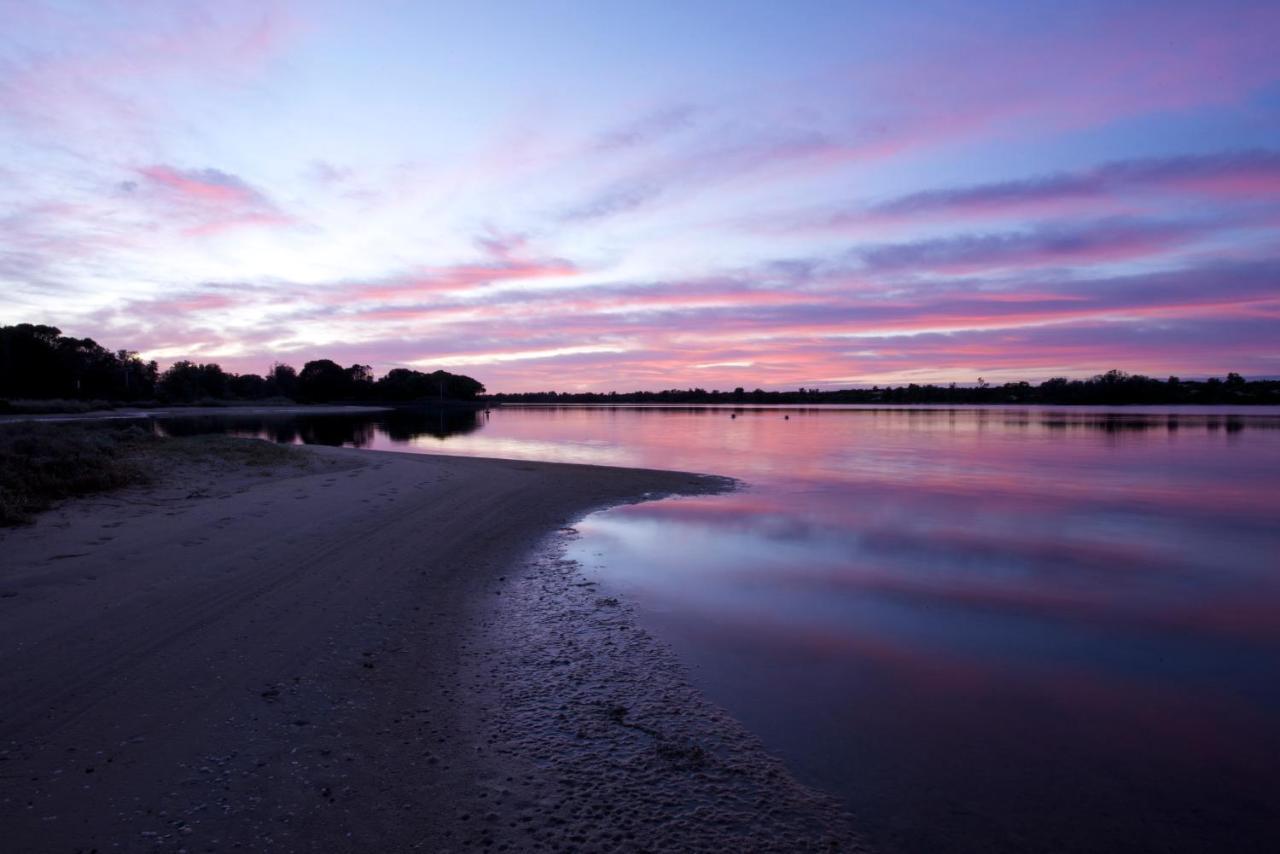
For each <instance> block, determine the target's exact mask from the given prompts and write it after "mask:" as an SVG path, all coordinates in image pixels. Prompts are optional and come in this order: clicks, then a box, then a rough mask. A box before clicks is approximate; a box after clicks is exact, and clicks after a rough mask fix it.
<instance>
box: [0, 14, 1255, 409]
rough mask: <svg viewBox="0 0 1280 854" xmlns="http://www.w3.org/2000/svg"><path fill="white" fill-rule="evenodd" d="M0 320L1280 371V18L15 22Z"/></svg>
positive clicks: (578, 359) (268, 337)
mask: <svg viewBox="0 0 1280 854" xmlns="http://www.w3.org/2000/svg"><path fill="white" fill-rule="evenodd" d="M0 21H3V26H0V323H4V324H7V323H23V322H26V323H46V324H51V325H55V326H58V327H59V328H61V329H62V330H63V331H64V333H66V334H70V335H75V336H77V337H84V336H88V337H93V338H94V339H96V340H97V341H99V342H100V343H102V344H103V345H105V346H107V347H110V348H112V349H116V348H124V347H127V348H130V349H135V350H138V351H140V352H141V354H142V355H143V356H144V358H147V359H156V360H157V361H159V362H160V363H161V364H162V365H166V364H168V363H171V362H173V361H175V360H178V359H191V360H194V361H199V362H217V363H219V364H221V365H223V366H224V367H225V368H228V369H231V370H236V371H244V372H256V373H261V372H264V371H265V370H266V369H267V368H268V366H269V365H271V364H272V363H274V362H285V363H289V364H294V365H295V366H299V367H300V366H301V365H302V364H303V363H304V362H306V361H308V360H310V359H315V358H322V357H323V358H332V359H334V360H335V361H339V362H341V363H342V364H344V365H347V364H352V363H360V364H368V365H371V366H372V367H373V368H374V370H375V372H377V373H379V374H381V373H383V372H385V371H387V370H389V369H391V368H395V367H410V368H417V369H423V370H434V369H436V368H444V369H446V370H450V371H455V372H461V373H466V374H469V375H471V376H474V377H476V378H477V379H479V380H481V381H482V382H483V383H485V385H486V386H487V387H488V388H489V390H490V391H509V392H510V391H535V390H546V389H557V390H563V391H580V390H595V391H602V390H611V389H617V390H633V389H661V388H673V387H679V388H686V387H700V388H708V389H710V388H733V387H735V386H746V387H748V388H755V387H763V388H767V389H793V388H798V387H804V388H815V387H820V388H835V387H848V386H854V385H871V384H884V383H901V382H926V381H932V382H953V381H954V382H960V383H972V382H974V381H976V380H977V378H978V377H983V378H984V379H986V380H987V381H989V382H990V381H1001V380H1008V379H1028V380H1033V381H1037V380H1042V379H1045V378H1048V377H1050V376H1073V377H1074V376H1089V375H1092V374H1096V373H1099V372H1102V371H1106V370H1108V369H1112V368H1117V369H1121V370H1126V371H1130V372H1134V373H1146V374H1151V375H1156V376H1165V375H1169V374H1177V375H1180V376H1184V377H1200V376H1207V375H1222V374H1225V373H1226V372H1228V371H1237V372H1240V373H1242V374H1244V375H1246V376H1276V375H1280V49H1277V48H1276V45H1277V44H1280V3H1276V2H1274V0H1269V2H1199V3H1185V2H1177V0H1160V2H1126V0H1107V1H1106V2H1086V1H1085V0H1076V2H1071V3H1061V2H1016V3H1015V2H1007V3H1002V2H990V0H968V2H955V3H952V2H945V3H943V2H929V0H926V1H925V2H913V3H901V2H887V0H885V1H883V2H853V1H852V0H850V2H825V3H824V2H786V3H781V2H768V3H763V2H761V3H757V2H748V0H736V2H706V1H705V0H691V2H678V3H677V2H631V3H624V2H615V0H597V2H554V1H553V0H548V2H537V3H533V2H484V1H483V0H469V2H465V3H463V2H455V3H440V2H431V3H428V2H371V0H366V2H360V3H355V2H350V3H337V2H323V0H308V2H297V3H289V2H267V0H217V2H207V3H206V2H202V0H186V2H160V0H154V2H151V1H150V0H95V2H86V3H77V2H34V0H0Z"/></svg>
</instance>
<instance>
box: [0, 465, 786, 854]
mask: <svg viewBox="0 0 1280 854" xmlns="http://www.w3.org/2000/svg"><path fill="white" fill-rule="evenodd" d="M299 460H301V461H302V464H301V465H300V466H299V467H297V468H289V469H286V470H284V471H278V472H274V473H271V474H270V476H269V477H263V476H262V474H263V473H261V472H254V471H246V470H242V469H239V468H227V467H225V466H224V467H221V468H220V467H219V466H217V465H215V464H212V463H208V462H207V461H206V462H205V463H199V464H196V463H192V464H191V465H188V466H186V467H185V468H183V467H181V466H180V467H179V469H178V470H175V471H173V472H170V473H169V476H168V477H167V478H165V479H163V480H162V481H161V482H160V483H159V484H158V485H156V486H153V487H149V488H146V489H132V490H128V491H126V492H122V493H117V494H112V495H107V496H100V497H97V498H93V499H83V500H78V501H73V502H68V503H67V504H64V505H62V506H61V507H59V508H56V509H54V510H51V511H49V512H48V513H46V514H44V515H43V516H41V517H40V518H39V519H38V520H37V521H36V523H35V524H33V525H31V526H28V527H25V528H18V529H10V530H6V531H3V532H0V548H2V549H3V552H4V560H3V564H2V565H0V593H3V594H4V596H3V598H0V691H2V692H3V693H4V696H6V698H8V700H7V711H6V714H5V717H4V719H3V721H0V772H3V773H0V818H2V819H3V823H4V826H5V827H6V835H7V839H8V840H9V841H10V842H11V843H13V844H16V845H17V846H18V848H20V849H24V850H25V849H34V850H49V849H60V848H67V849H68V850H73V849H75V848H77V847H80V848H84V849H86V850H88V849H92V848H94V847H97V848H99V849H102V850H108V849H111V848H119V849H122V850H153V849H160V850H181V849H186V850H205V849H214V850H221V849H223V848H230V847H236V846H239V847H240V848H242V849H248V850H262V849H266V848H271V849H273V850H285V851H311V850H328V851H333V850H352V851H355V850H372V849H374V848H381V849H383V850H412V849H415V848H420V847H422V848H426V849H434V850H446V849H448V848H450V847H452V845H454V844H458V845H460V846H461V847H460V849H458V850H465V849H466V848H468V847H470V843H469V842H468V840H469V839H470V836H469V834H471V835H474V832H475V830H476V829H477V828H486V827H487V828H489V829H490V833H489V834H488V836H487V837H486V838H488V839H489V840H490V844H491V845H496V846H498V847H499V848H501V846H502V845H503V844H504V843H503V840H502V839H501V838H500V837H502V836H503V835H504V834H507V833H508V832H509V833H512V834H514V833H517V832H519V833H523V830H521V826H522V825H527V824H528V823H529V822H527V821H526V822H522V821H520V816H513V817H512V818H511V820H510V822H508V823H506V824H504V823H503V821H502V818H501V815H502V813H501V810H500V809H498V808H497V807H490V808H489V809H488V810H487V811H484V812H479V811H478V810H479V807H476V806H473V803H474V802H476V801H477V799H478V800H479V801H485V800H487V799H488V798H492V799H493V800H489V801H488V802H489V803H490V804H496V803H498V801H499V800H500V799H499V797H498V796H499V794H500V791H497V790H493V789H492V786H493V785H498V787H499V789H500V788H501V784H502V782H504V780H503V779H502V778H503V777H504V776H509V777H512V778H513V780H514V777H515V774H513V773H512V774H505V775H504V771H508V770H511V768H513V767H514V766H512V765H509V764H508V763H510V762H516V763H517V764H519V763H527V760H528V757H527V756H526V757H524V758H521V757H520V756H517V755H516V754H515V753H512V752H507V753H499V752H498V750H497V746H499V745H506V747H504V748H503V749H504V750H506V749H508V748H510V749H511V750H516V747H518V746H519V742H520V737H521V736H520V729H521V728H520V727H518V726H517V727H514V728H513V727H511V726H510V725H509V724H503V723H502V721H503V720H514V719H520V720H527V719H528V717H527V715H528V714H529V713H530V712H529V707H527V706H521V707H519V709H516V710H514V712H518V715H516V717H515V718H502V717H501V716H498V717H490V718H489V719H488V721H489V722H488V723H486V724H484V725H478V724H477V722H476V721H477V717H478V714H479V711H480V710H481V709H484V708H490V709H492V708H495V707H493V706H487V704H489V703H490V702H491V701H492V699H493V697H494V695H493V693H492V692H493V690H494V685H493V682H492V678H493V673H494V671H493V668H495V667H497V668H499V669H501V668H506V667H508V666H510V665H511V662H512V661H513V659H512V657H511V653H512V652H520V650H515V649H513V647H512V641H510V640H508V641H506V642H502V641H497V640H495V639H497V638H500V637H507V636H504V635H500V634H499V633H496V632H495V631H494V630H495V628H502V629H503V631H506V630H507V629H511V628H514V627H515V625H516V623H515V622H514V621H506V622H503V623H502V625H501V626H495V623H494V614H495V613H496V612H494V611H493V610H492V609H491V606H492V605H493V604H495V603H497V602H498V601H499V600H500V599H503V594H504V591H507V592H506V596H507V597H509V599H510V601H512V602H514V601H515V598H514V597H512V591H514V590H515V589H516V588H517V587H518V586H519V585H521V584H524V583H525V581H524V580H523V579H527V578H530V577H535V576H530V575H529V574H528V573H517V572H515V571H514V570H513V569H512V567H519V566H521V565H525V566H529V565H533V566H542V567H543V568H544V569H545V568H546V567H548V566H550V567H552V568H553V569H554V568H555V567H556V566H558V564H557V563H556V561H555V560H552V561H551V563H550V564H548V563H547V562H546V561H545V560H542V562H541V563H539V560H541V559H540V558H537V557H535V558H533V559H532V563H530V560H531V559H530V558H529V555H530V554H535V555H536V554H538V552H537V547H538V544H539V543H544V544H545V543H546V542H547V541H546V540H545V537H546V535H547V532H548V531H550V530H553V529H556V528H559V527H563V526H565V525H567V524H569V523H571V522H572V521H573V520H575V519H577V518H580V517H581V516H583V515H585V514H587V513H589V512H591V511H593V510H596V509H600V508H602V507H605V506H611V505H614V504H618V503H623V502H627V501H636V500H644V499H646V498H649V497H654V496H655V495H660V494H674V493H682V492H706V491H716V490H719V489H723V488H726V486H727V484H728V483H729V482H728V481H727V480H726V479H720V478H711V477H707V476H698V475H689V474H683V473H677V472H660V471H651V470H642V469H610V468H605V467H598V466H578V465H566V464H555V463H532V462H523V461H514V460H490V459H479V458H466V457H453V456H428V455H421V454H395V453H384V452H379V453H372V454H371V453H369V452H365V451H357V450H350V449H335V448H308V449H306V450H303V451H299ZM557 560H558V559H557ZM522 562H523V563H522ZM508 576H510V581H508ZM503 601H504V603H505V601H507V600H503ZM481 652H484V653H485V655H484V656H480V657H477V656H478V655H479V654H480V653H481ZM588 657H590V656H588ZM526 663H527V662H526ZM605 663H608V662H607V661H606V662H605ZM615 663H617V662H615ZM522 666H523V665H522ZM477 668H481V670H483V669H484V668H489V672H490V677H489V678H490V682H489V684H487V685H486V684H485V683H484V677H483V676H481V675H479V674H481V670H478V669H477ZM504 672H506V671H504ZM509 672H510V673H512V674H518V672H524V673H525V676H523V677H518V678H517V677H515V676H513V678H512V679H510V680H508V682H510V683H511V684H515V683H516V682H520V681H522V680H523V681H526V682H528V683H529V684H538V685H540V686H543V687H546V686H549V685H551V684H552V682H551V681H549V680H546V679H545V678H540V679H539V680H529V679H528V674H529V672H530V671H527V670H526V671H509ZM532 672H533V673H535V674H536V673H537V672H538V671H537V670H536V669H535V670H534V671H532ZM496 708H498V709H501V708H503V706H501V705H499V706H497V707H496ZM506 708H508V710H509V711H511V707H509V706H508V707H506ZM544 711H546V710H544ZM514 712H513V714H514ZM620 729H622V730H623V731H624V732H627V733H629V732H631V731H630V730H627V729H626V728H625V727H622V728H620ZM491 739H492V740H491ZM513 739H514V742H513V741H512V740H513ZM529 743H530V744H532V743H533V742H532V741H530V742H529ZM512 744H515V745H516V747H512V746H511V745H512ZM522 767H526V766H522ZM527 767H530V768H532V769H533V770H532V771H529V772H527V773H531V774H533V776H534V784H535V785H534V790H535V791H536V792H543V793H544V794H539V795H537V797H539V798H542V797H544V796H545V792H550V791H551V790H552V789H554V787H555V786H559V785H561V782H560V781H559V778H557V777H555V776H554V775H555V773H556V770H555V767H554V764H553V765H550V766H548V765H545V764H539V763H538V762H536V761H535V762H533V764H532V765H527ZM707 791H712V790H707ZM515 802H516V800H515V799H513V800H512V801H511V803H515ZM553 818H554V819H555V821H554V822H552V821H551V819H553ZM657 818H658V817H655V820H657ZM591 821H592V817H591V816H590V815H577V816H576V817H574V818H573V819H572V820H570V819H569V818H568V817H556V816H554V815H548V822H550V823H551V824H554V825H555V826H556V827H557V828H561V829H562V830H561V831H560V832H561V833H563V834H567V835H566V836H564V838H565V839H568V840H573V839H574V838H575V837H576V836H581V834H582V832H583V828H585V827H587V826H589V825H590V824H591ZM637 821H638V819H633V821H632V824H633V829H632V830H631V832H632V834H633V838H632V839H631V840H626V837H625V834H624V840H623V842H619V847H622V848H624V849H625V848H627V847H628V846H630V847H635V846H636V845H639V842H637V840H638V839H640V838H642V837H643V835H644V834H643V833H641V834H640V835H639V836H636V835H635V834H636V833H637V831H638V830H639V829H640V827H641V824H637V823H636V822H637ZM574 822H578V824H576V825H575V824H574ZM661 824H662V823H661V822H659V825H661ZM570 831H573V832H572V833H571V832H570ZM664 832H665V831H664ZM510 838H511V839H512V841H511V842H508V843H507V844H508V845H514V846H516V847H515V848H509V850H518V849H519V848H521V847H523V846H522V842H523V841H526V840H525V837H524V836H523V835H522V836H519V837H515V836H512V837H510ZM584 838H585V837H584ZM654 838H658V837H654ZM663 838H669V837H663ZM691 838H693V837H691ZM698 838H701V837H698ZM762 839H763V837H762ZM517 840H518V841H517ZM547 841H548V842H549V841H550V839H548V840H547ZM624 842H625V843H626V844H624ZM477 844H478V845H480V846H482V847H488V846H485V845H484V840H483V839H480V840H478V842H477Z"/></svg>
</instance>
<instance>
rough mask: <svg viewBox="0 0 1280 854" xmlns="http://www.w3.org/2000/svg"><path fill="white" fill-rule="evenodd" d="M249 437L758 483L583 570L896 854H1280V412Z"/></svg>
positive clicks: (597, 415)
mask: <svg viewBox="0 0 1280 854" xmlns="http://www.w3.org/2000/svg"><path fill="white" fill-rule="evenodd" d="M219 423H220V424H221V426H220V427H219V426H218V424H219ZM167 425H168V427H167V429H170V430H172V431H175V432H183V431H185V430H194V429H201V430H203V429H225V428H226V427H227V426H228V425H227V423H226V422H211V423H206V424H204V425H203V426H200V427H196V426H195V424H194V422H183V423H179V422H167ZM231 427H232V429H234V430H235V431H236V432H242V433H253V434H258V435H269V436H271V437H272V438H275V439H277V440H280V441H318V442H326V443H330V444H334V443H344V444H356V445H360V446H363V447H370V448H382V449H390V450H421V451H425V452H434V453H454V454H466V455H482V456H498V457H513V458H524V459H545V460H560V461H568V462H583V463H596V464H606V465H622V466H645V467H655V468H675V469H687V470H692V471H702V472H709V473H714V474H724V475H731V476H734V477H737V478H740V479H741V480H742V481H744V488H743V489H742V490H740V491H738V492H735V493H732V494H729V495H721V496H712V497H697V498H677V499H667V500H663V501H657V502H651V503H647V504H639V505H632V506H626V507H620V508H615V509H613V510H609V511H606V512H603V513H598V514H595V515H593V516H591V517H589V518H588V519H587V520H585V521H584V522H583V523H582V524H581V525H580V526H579V527H580V531H581V533H582V536H581V538H580V539H579V540H578V541H577V542H576V543H575V544H574V545H573V547H572V552H571V556H573V557H576V558H577V559H579V560H580V561H581V562H582V563H583V564H584V565H585V566H586V567H587V571H588V572H592V573H595V574H596V575H597V576H598V577H599V578H600V579H601V580H602V581H603V582H604V583H606V584H608V585H612V586H614V587H616V588H617V589H620V590H623V591H625V592H626V594H627V595H629V596H630V597H631V598H632V599H633V601H635V602H637V603H638V605H639V608H640V614H641V618H642V620H644V621H645V622H647V624H648V625H649V627H650V628H651V629H652V630H653V631H655V632H656V633H657V634H659V635H660V636H661V637H663V638H664V639H666V640H668V641H669V642H671V643H672V644H673V645H674V646H675V648H676V649H677V651H678V652H679V654H680V655H681V657H682V658H683V659H684V660H685V661H686V662H687V663H688V664H689V665H690V667H691V668H692V672H693V676H694V679H695V681H696V682H697V683H698V684H699V686H700V687H702V688H703V689H704V691H705V692H706V693H707V694H708V695H709V696H710V697H711V698H712V699H713V700H715V701H716V702H718V703H720V704H721V705H723V706H725V707H726V708H727V709H729V710H730V711H731V712H732V713H733V714H734V715H735V716H736V717H738V718H739V719H740V720H742V721H743V722H744V723H746V724H747V725H748V726H749V727H751V728H752V729H753V730H755V731H756V732H757V733H758V734H759V735H760V736H761V737H762V738H763V740H764V741H765V742H766V744H767V745H769V746H770V747H771V748H772V749H773V750H775V751H777V752H779V753H780V754H781V755H783V756H784V757H785V758H786V759H787V760H788V762H789V763H790V764H791V766H792V767H793V769H794V770H795V771H796V773H797V774H798V775H799V776H800V777H801V778H802V779H805V780H808V781H810V782H813V783H815V784H818V785H820V786H822V787H823V788H826V789H827V790H829V791H832V792H835V793H837V794H839V795H840V796H842V797H843V798H844V799H845V800H846V802H847V803H848V804H849V806H850V808H851V809H852V810H853V811H854V812H855V813H856V814H857V815H858V817H859V820H860V825H861V826H862V827H863V828H865V829H866V831H867V834H868V836H869V837H870V839H871V841H872V842H874V843H876V844H877V845H878V846H879V847H880V848H881V849H882V850H886V851H904V852H917V851H919V852H926V851H930V852H931V851H940V850H947V851H1028V850H1044V851H1109V850H1148V851H1226V850H1230V851H1251V850H1258V851H1273V850H1276V849H1275V848H1274V847H1273V846H1274V845H1275V843H1276V840H1277V839H1280V819H1278V818H1277V815H1280V796H1277V794H1276V791H1275V790H1276V788H1277V787H1276V786H1275V784H1274V780H1273V775H1274V772H1275V769H1276V768H1277V767H1280V764H1278V763H1280V510H1278V508H1277V496H1278V495H1280V412H1277V411H1276V410H1275V409H1274V408H1272V409H1268V410H1262V409H1252V410H1241V411H1237V412H1229V411H1226V410H1206V409H1183V410H1176V409H1136V408H1129V409H1125V410H1122V411H1117V412H1110V413H1109V412H1106V411H1102V410H1092V409H1066V410H1064V409H1002V408H985V409H984V408H971V409H946V408H913V409H892V410H885V409H874V408H826V407H807V408H790V409H783V408H754V409H751V408H747V409H732V408H716V407H673V408H658V407H646V408H635V407H627V408H588V407H537V408H534V407H530V408H504V409H498V410H494V411H493V412H492V413H489V414H487V415H486V414H484V413H479V414H470V413H467V414H461V415H455V416H451V417H450V418H449V419H446V418H441V417H439V416H416V417H415V416H404V415H400V416H393V417H388V416H378V417H377V418H365V419H358V420H353V419H328V420H326V419H322V418H315V419H301V420H298V419H293V420H289V419H285V420H280V421H276V422H270V423H268V422H261V421H256V422H254V421H250V422H239V423H235V424H232V425H231Z"/></svg>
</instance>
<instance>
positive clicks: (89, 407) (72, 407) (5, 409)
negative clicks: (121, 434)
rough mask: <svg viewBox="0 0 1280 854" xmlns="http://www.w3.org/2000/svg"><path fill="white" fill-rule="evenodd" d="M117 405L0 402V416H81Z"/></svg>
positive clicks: (64, 402)
mask: <svg viewBox="0 0 1280 854" xmlns="http://www.w3.org/2000/svg"><path fill="white" fill-rule="evenodd" d="M119 405H120V404H118V403H113V402H111V401H108V400H60V399H57V398H54V399H51V400H0V415H82V414H84V413H86V412H100V411H102V410H105V409H115V408H116V407H117V406H119Z"/></svg>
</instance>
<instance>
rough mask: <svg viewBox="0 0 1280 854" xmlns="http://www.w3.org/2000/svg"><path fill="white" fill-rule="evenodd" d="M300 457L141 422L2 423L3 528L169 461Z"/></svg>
mask: <svg viewBox="0 0 1280 854" xmlns="http://www.w3.org/2000/svg"><path fill="white" fill-rule="evenodd" d="M301 459H302V457H301V456H299V454H298V452H297V450H296V449H294V448H290V447H286V446H282V445H273V444H271V443H269V442H255V441H246V440H244V439H236V438H232V437H230V436H194V437H191V438H181V439H168V438H162V437H160V436H159V435H157V434H156V432H155V430H154V429H152V427H151V425H149V424H148V425H146V426H143V425H140V424H138V423H137V422H133V423H131V424H122V423H119V422H104V423H93V424H58V425H49V424H35V423H27V424H6V425H0V526H3V525H15V524H19V523H22V522H27V521H30V519H31V517H32V516H33V515H34V514H36V513H38V512H40V511H41V510H46V509H48V508H49V507H50V506H52V505H53V504H55V503H56V502H58V501H61V500H63V499H67V498H75V497H78V496H84V495H92V494H95V493H99V492H107V491H109V490H113V489H120V488H122V487H126V486H134V485H138V484H145V483H149V482H151V481H152V480H153V479H154V477H155V476H156V474H157V472H158V471H159V470H160V469H162V468H164V467H166V466H169V465H175V464H176V465H187V464H190V463H191V462H193V461H197V462H200V461H203V462H209V461H217V462H220V463H226V464H229V465H235V466H259V467H267V466H279V465H283V464H285V463H290V462H293V463H296V462H298V461H299V460H301Z"/></svg>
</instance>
